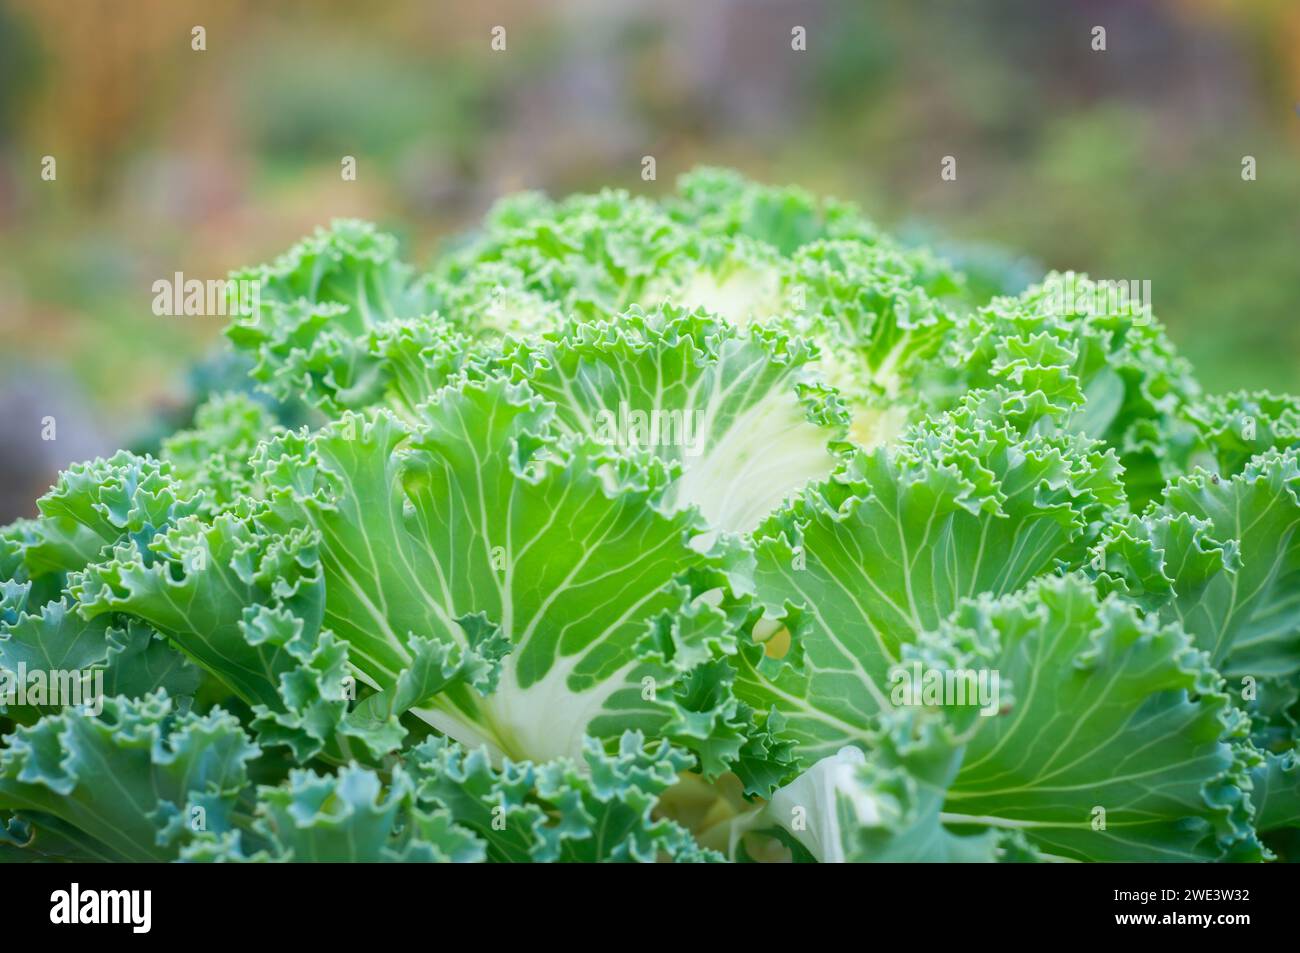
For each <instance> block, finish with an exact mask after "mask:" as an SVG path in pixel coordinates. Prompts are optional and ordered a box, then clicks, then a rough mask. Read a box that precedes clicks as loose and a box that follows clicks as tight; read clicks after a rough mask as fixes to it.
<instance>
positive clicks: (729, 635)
mask: <svg viewBox="0 0 1300 953" xmlns="http://www.w3.org/2000/svg"><path fill="white" fill-rule="evenodd" d="M232 277H233V278H234V279H237V280H239V281H245V282H247V281H251V282H256V287H257V288H258V290H259V295H258V296H257V298H256V306H255V308H254V309H252V310H245V311H244V312H242V313H239V314H238V315H237V316H236V317H235V318H234V319H233V320H232V322H231V324H230V326H229V328H228V329H227V337H228V339H229V347H230V348H231V350H232V351H233V353H234V355H235V356H236V359H237V360H236V362H235V364H236V366H238V367H240V368H241V372H240V373H241V374H244V373H245V372H246V379H241V380H232V381H231V382H230V388H229V390H228V391H226V392H221V393H216V394H214V395H212V396H211V397H210V399H208V400H207V402H206V403H204V404H203V405H202V406H200V407H199V409H198V411H197V413H196V414H195V416H194V420H193V426H192V427H191V428H190V429H187V430H183V431H181V432H179V433H176V434H174V435H172V436H170V437H168V438H166V439H165V440H164V441H163V442H162V444H161V446H160V447H159V448H158V451H157V453H156V455H148V454H136V453H130V452H126V451H123V452H120V453H117V454H115V455H114V456H112V457H109V458H107V459H97V460H93V461H90V462H87V463H84V464H77V465H75V466H72V467H70V468H69V469H68V470H67V471H66V472H64V473H63V474H62V475H60V477H59V479H58V482H57V483H56V484H55V486H54V487H53V488H52V489H51V490H50V491H49V492H48V493H46V494H45V495H44V496H43V497H41V499H40V500H39V501H38V504H37V505H38V510H39V514H38V515H37V516H36V517H35V518H32V519H24V520H19V521H18V522H17V523H14V524H12V525H10V526H8V527H5V528H4V529H0V678H2V679H3V683H2V684H0V688H3V694H0V729H3V746H2V747H0V856H3V857H4V859H6V860H24V859H35V860H103V861H132V860H145V861H156V860H177V861H189V862H208V861H236V862H280V861H316V860H329V861H337V860H351V861H403V862H407V861H426V862H429V861H456V862H478V861H498V862H500V861H641V862H646V861H663V860H671V861H682V862H718V861H765V860H794V861H801V862H802V861H819V862H832V861H1004V862H1028V861H1048V860H1078V861H1165V860H1201V861H1216V860H1217V861H1261V860H1273V859H1277V858H1283V859H1294V857H1295V854H1296V846H1295V845H1297V844H1300V834H1297V828H1300V728H1297V724H1298V721H1300V533H1298V532H1297V528H1298V527H1300V401H1298V400H1297V399H1296V398H1292V397H1287V396H1278V395H1273V394H1266V393H1245V392H1243V393H1237V394H1231V395H1220V396H1205V395H1203V394H1202V393H1201V392H1200V389H1199V388H1198V386H1197V384H1196V381H1195V378H1194V376H1193V374H1192V371H1191V369H1190V368H1189V366H1188V365H1187V364H1186V362H1185V361H1183V360H1182V359H1181V358H1180V357H1179V356H1178V355H1177V353H1176V352H1175V349H1174V348H1173V346H1172V345H1171V343H1170V341H1169V339H1168V337H1167V336H1166V334H1165V332H1164V330H1163V328H1162V326H1161V325H1160V324H1159V323H1158V322H1157V321H1156V320H1155V319H1154V318H1153V317H1152V316H1151V315H1150V313H1149V310H1148V309H1146V308H1144V307H1143V306H1142V303H1141V302H1134V301H1130V300H1115V299H1114V298H1113V297H1112V298H1111V299H1109V300H1107V297H1106V296H1105V295H1099V294H1094V293H1093V292H1094V291H1096V290H1097V289H1098V288H1101V287H1103V286H1102V285H1099V284H1097V283H1093V282H1090V281H1089V280H1088V279H1087V278H1086V277H1083V276H1078V275H1074V274H1065V275H1058V274H1051V275H1047V276H1045V277H1044V280H1043V282H1042V283H1041V284H1039V285H1036V286H1034V287H1032V288H1029V289H1028V290H1026V291H1025V292H1024V293H1023V294H1020V295H1018V296H1015V297H1003V298H997V299H995V300H993V301H978V300H975V298H974V295H973V293H972V292H971V291H970V290H969V289H968V286H967V284H966V281H965V279H964V278H963V276H962V275H961V274H960V273H959V272H958V271H956V270H955V269H953V268H952V267H950V266H949V265H947V264H946V263H945V262H943V261H942V260H940V259H939V258H936V257H935V256H933V255H931V254H929V253H928V252H926V251H924V250H918V249H914V248H909V247H906V246H904V245H901V244H899V243H897V242H895V241H893V240H892V239H890V238H889V237H888V236H887V235H885V234H883V233H882V232H880V231H879V230H877V229H876V228H875V227H874V226H873V225H872V224H871V223H869V222H868V221H867V220H866V219H864V218H863V217H862V215H861V214H860V213H859V212H858V211H857V210H856V209H855V208H853V207H852V206H850V205H847V204H844V203H840V202H836V201H830V200H819V199H818V198H816V197H814V196H812V195H810V194H808V193H807V192H804V191H802V190H799V189H794V188H774V187H769V186H765V185H760V184H757V183H753V182H750V181H747V180H746V179H744V178H742V177H741V176H739V175H737V174H735V173H732V172H729V171H725V170H718V169H701V170H697V171H695V172H693V173H691V174H689V175H687V176H685V177H684V178H683V179H682V181H681V183H680V185H679V189H678V191H677V193H676V194H675V195H673V196H671V197H668V198H666V199H664V200H662V201H654V200H651V199H648V198H642V197H636V196H632V195H629V194H628V193H626V192H621V191H615V190H607V191H604V192H601V193H599V194H596V195H581V196H574V197H571V198H568V199H564V200H561V201H552V200H551V199H548V198H546V197H544V196H542V195H539V194H535V193H524V194H521V195H516V196H512V197H509V198H506V199H504V200H503V201H502V202H500V203H499V204H498V205H497V206H496V207H495V208H494V209H493V210H492V211H491V212H490V213H489V214H488V215H487V217H486V220H485V221H484V223H483V225H482V227H481V228H480V229H478V230H477V231H476V232H475V233H474V234H473V235H471V236H470V237H468V238H467V239H466V240H465V241H463V242H461V243H460V244H458V245H457V246H456V247H455V248H453V249H451V250H449V251H448V252H447V253H445V254H444V255H442V256H441V257H440V258H439V259H438V260H437V261H435V262H434V263H433V264H432V266H431V267H430V268H429V269H427V270H419V269H417V268H415V267H413V266H412V265H409V264H407V263H406V262H404V261H402V260H401V259H400V257H399V250H398V246H397V242H396V241H395V239H393V238H392V237H391V236H389V235H386V234H384V233H382V232H379V231H377V230H376V229H375V228H374V227H373V226H371V225H369V224H366V223H363V222H358V221H338V222H335V223H333V224H332V225H331V226H330V227H328V228H322V229H320V230H319V231H318V232H317V233H316V234H315V235H313V236H311V237H309V238H307V239H305V240H303V241H302V242H300V243H299V244H298V245H296V246H294V247H293V248H292V249H290V250H289V251H288V252H287V253H285V254H284V255H283V256H281V257H280V258H278V259H276V260H275V261H273V262H271V263H269V264H266V265H262V266H259V267H254V268H248V269H244V270H241V271H239V272H236V273H235V274H234V275H233V276H232ZM1062 286H1066V287H1069V288H1071V289H1074V291H1075V292H1078V291H1079V289H1083V291H1084V292H1085V293H1084V294H1078V293H1076V294H1074V295H1071V296H1066V297H1063V296H1062V295H1061V294H1060V293H1059V290H1060V288H1061V287H1062ZM83 686H84V687H86V691H89V692H90V693H91V694H90V695H89V696H86V697H77V698H75V699H69V697H68V691H69V690H75V691H74V692H73V693H74V694H76V692H77V691H81V689H82V688H83ZM107 779H111V780H112V784H111V785H105V784H104V783H103V782H104V781H105V780H107Z"/></svg>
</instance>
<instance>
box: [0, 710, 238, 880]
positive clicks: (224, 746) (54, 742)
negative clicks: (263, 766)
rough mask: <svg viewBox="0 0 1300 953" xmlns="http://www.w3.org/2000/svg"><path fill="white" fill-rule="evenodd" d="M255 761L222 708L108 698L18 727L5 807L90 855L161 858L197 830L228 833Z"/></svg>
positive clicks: (5, 781) (1, 784)
mask: <svg viewBox="0 0 1300 953" xmlns="http://www.w3.org/2000/svg"><path fill="white" fill-rule="evenodd" d="M256 754H257V749H256V748H255V747H254V746H253V745H251V744H250V743H249V741H248V738H247V736H246V735H245V734H244V732H243V731H242V730H241V729H240V727H239V722H238V721H237V720H236V719H235V718H234V717H233V716H231V715H228V714H226V713H225V712H222V711H220V710H217V711H213V712H211V713H210V714H208V715H203V716H199V715H196V714H193V713H179V714H178V713H177V712H176V711H175V710H174V706H173V704H172V702H171V700H170V699H168V698H167V696H166V694H165V693H159V694H157V695H151V696H147V697H145V698H141V699H135V700H132V699H125V698H112V699H108V700H106V701H105V702H104V710H103V712H102V713H101V714H100V715H99V716H98V717H94V716H91V715H89V714H87V713H85V712H83V711H81V710H79V709H68V710H65V711H64V712H63V713H62V714H59V715H50V716H47V717H45V718H43V719H41V720H40V721H39V722H37V723H36V724H35V725H34V726H32V727H30V728H19V729H18V730H17V731H16V732H14V734H13V735H12V736H11V737H10V739H9V745H8V747H6V748H5V749H4V750H3V752H0V809H3V810H9V811H18V812H20V816H21V817H22V818H24V819H25V820H27V821H33V822H35V823H36V825H37V826H38V827H42V826H44V822H43V820H42V819H43V817H44V816H45V815H49V816H52V817H54V818H56V819H57V820H58V821H59V822H60V824H61V825H62V826H63V827H64V828H66V829H68V830H70V831H75V838H76V841H77V843H78V844H79V845H80V848H81V850H82V852H83V854H84V856H86V857H93V858H94V859H98V860H111V861H142V860H143V861H158V860H170V859H174V858H176V857H177V856H178V854H179V851H180V848H181V846H182V845H183V844H184V843H185V842H186V841H187V840H188V839H189V838H191V837H192V836H193V834H194V832H195V831H198V830H202V829H207V830H210V831H215V830H219V829H225V828H227V827H228V826H229V823H230V817H229V814H230V811H231V810H232V809H233V807H234V804H235V801H236V797H237V794H238V792H239V790H240V789H241V788H242V787H243V786H244V784H245V783H246V778H247V772H246V765H247V763H248V762H249V761H250V760H251V759H252V758H253V757H254V756H255V755H256Z"/></svg>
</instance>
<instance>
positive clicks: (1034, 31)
mask: <svg viewBox="0 0 1300 953" xmlns="http://www.w3.org/2000/svg"><path fill="white" fill-rule="evenodd" d="M1097 24H1100V25H1104V26H1105V27H1106V30H1107V37H1106V40H1107V49H1106V51H1105V52H1094V51H1093V50H1092V48H1091V43H1092V33H1091V30H1092V27H1093V26H1094V25H1097ZM195 25H202V26H203V27H204V28H205V30H206V46H207V49H206V50H205V51H202V52H197V51H195V50H193V49H192V48H191V30H192V28H193V27H194V26H195ZM497 25H502V26H504V27H505V28H506V31H507V32H506V36H507V49H506V51H505V52H494V51H492V50H491V49H490V47H489V39H490V31H491V29H492V28H493V27H494V26H497ZM795 25H800V26H804V27H805V28H806V29H807V51H806V52H794V51H792V50H791V48H790V31H791V28H792V27H793V26H795ZM647 154H649V155H653V156H655V157H656V160H657V171H658V180H657V181H655V182H643V181H642V180H641V177H640V172H641V157H642V156H643V155H647ZM46 155H52V156H54V157H55V158H56V161H57V176H58V177H57V179H56V180H55V181H52V182H48V181H42V179H41V177H40V171H41V161H42V157H43V156H46ZM344 155H353V156H355V157H356V158H357V162H358V176H357V180H356V181H354V182H347V181H343V180H342V178H341V176H340V174H339V170H340V160H341V157H342V156H344ZM944 155H953V156H955V157H957V160H958V178H957V181H956V182H948V183H945V182H942V181H941V180H940V177H939V166H940V161H941V158H942V157H943V156H944ZM1245 155H1252V156H1254V157H1255V158H1256V160H1257V163H1258V179H1257V181H1254V182H1243V181H1242V178H1241V161H1242V157H1243V156H1245ZM699 163H709V164H724V165H731V166H735V167H737V168H739V169H741V170H743V171H745V172H747V173H749V174H751V175H753V176H755V177H758V178H761V179H764V180H768V181H773V182H778V183H798V184H800V185H803V186H805V187H807V188H809V189H812V190H814V191H821V192H826V193H831V194H835V195H838V196H840V197H843V198H847V199H852V200H855V201H857V202H859V203H860V204H861V205H862V206H863V208H864V209H865V210H866V212H867V213H868V214H869V215H871V216H872V217H874V218H876V219H878V220H879V221H880V222H881V223H882V224H884V225H886V226H888V227H890V228H892V229H894V230H895V231H896V232H898V233H899V234H901V235H903V236H904V237H905V238H907V239H908V240H913V241H917V242H926V243H930V244H933V245H935V246H936V247H938V248H939V249H940V250H941V251H943V252H944V253H946V254H948V255H949V256H950V257H952V258H953V259H955V260H956V261H957V262H958V263H959V264H960V265H961V266H963V267H964V268H966V269H967V270H968V271H969V272H970V273H971V274H972V275H973V277H974V278H975V280H976V281H977V283H978V284H977V286H978V287H979V288H980V289H981V290H982V291H983V292H985V293H987V294H993V293H995V292H1000V291H1008V292H1015V291H1018V290H1019V289H1020V288H1021V287H1022V286H1023V285H1024V284H1025V283H1027V282H1029V281H1031V280H1034V279H1036V278H1037V277H1039V276H1040V275H1041V273H1042V271H1043V270H1044V269H1045V268H1047V267H1057V268H1075V269H1080V270H1087V271H1090V272H1092V273H1093V274H1094V275H1096V276H1098V277H1105V278H1113V279H1149V280H1150V281H1151V282H1152V299H1153V305H1154V308H1155V312H1156V314H1157V315H1158V316H1159V317H1160V318H1161V319H1162V320H1164V321H1165V322H1166V323H1167V324H1168V325H1169V327H1170V331H1171V333H1172V335H1173V337H1174V338H1175V340H1176V341H1177V343H1178V344H1179V346H1180V347H1181V348H1182V349H1183V351H1184V352H1185V353H1186V354H1187V355H1188V356H1189V357H1190V358H1191V359H1192V360H1193V362H1194V364H1195V365H1196V367H1197V369H1198V371H1199V373H1200V375H1201V378H1202V380H1203V382H1204V383H1205V385H1206V386H1207V388H1209V389H1210V390H1222V389H1229V388H1239V387H1249V388H1261V387H1267V388H1273V389H1279V390H1300V387H1298V386H1297V381H1298V380H1300V375H1298V374H1297V370H1298V369H1300V313H1298V309H1300V267H1298V264H1300V2H1297V0H1149V2H1144V0H1092V2H1087V3H1084V2H1070V0H1017V2H1010V0H984V2H981V3H978V4H976V3H953V2H950V0H897V2H894V0H888V2H886V0H880V2H876V0H865V2H864V0H857V2H850V0H785V2H782V0H712V2H703V3H701V2H698V0H694V2H678V0H666V2H658V3H654V4H647V3H634V2H624V0H572V2H551V3H537V2H535V0H534V2H526V0H514V2H481V3H475V4H473V5H470V4H465V3H452V2H446V3H430V2H427V0H425V2H414V0H412V2H393V3H375V4H358V3H344V2H312V3H307V2H279V3H274V4H272V3H258V2H253V0H221V2H190V3H177V2H175V0H131V2H120V0H64V2H57V3H52V2H49V0H0V522H3V521H5V520H8V519H10V518H12V517H14V516H18V515H22V514H25V513H29V512H31V511H32V501H33V500H34V499H35V497H36V496H37V495H38V494H39V493H40V492H41V491H42V490H43V489H44V488H45V486H47V485H48V484H49V482H50V480H51V479H52V477H53V473H54V470H55V469H56V468H58V467H61V466H63V465H66V464H67V463H68V462H70V461H72V460H75V459H80V458H83V457H87V456H92V455H94V454H96V453H103V452H108V451H111V450H112V449H114V448H116V447H117V446H120V445H123V444H124V443H126V442H129V441H132V440H138V439H141V437H140V435H141V434H142V433H147V432H148V430H149V428H150V427H151V426H153V427H158V426H165V425H167V422H168V421H169V420H171V419H175V418H179V417H183V415H184V413H185V408H186V406H187V405H188V403H189V401H190V400H191V396H192V395H191V391H192V389H193V387H194V381H193V377H192V374H190V373H189V372H188V368H189V366H190V364H191V362H192V361H194V360H197V359H201V358H202V357H203V356H204V355H205V354H210V353H211V352H212V350H213V348H214V347H215V346H216V344H217V342H218V339H219V336H220V331H221V327H222V324H223V319H221V318H219V317H204V318H193V317H191V318H167V317H162V318H160V317H156V316H155V315H154V314H153V313H152V311H151V302H152V298H153V293H152V290H151V285H152V283H153V282H154V281H155V280H157V279H159V278H165V277H169V276H171V275H172V274H173V273H174V272H176V271H182V272H184V273H185V275H186V277H199V278H214V277H221V276H222V275H224V274H225V272H226V271H227V270H229V269H230V268H232V267H236V266H239V265H243V264H249V263H253V262H258V261H261V260H264V259H266V258H268V257H270V256H273V255H275V254H277V253H279V252H280V251H283V250H284V249H285V248H287V247H288V246H289V245H290V244H291V243H292V242H293V241H294V240H296V239H297V238H298V237H300V236H301V235H302V234H304V233H306V232H308V231H310V230H311V229H312V228H314V227H315V226H316V225H317V224H321V223H324V222H326V221H328V220H329V219H330V218H333V217H335V216H339V215H357V216H363V217H367V218H372V219H375V220H377V221H379V222H380V223H381V224H382V225H383V226H384V227H386V228H388V229H390V230H393V231H395V232H397V233H398V234H399V235H400V236H401V237H402V238H403V239H404V240H405V242H406V246H407V249H408V255H409V257H410V258H412V259H413V260H414V261H416V262H417V263H423V262H427V261H428V260H429V258H430V257H431V256H432V255H433V254H435V253H436V250H437V248H438V246H439V243H440V242H443V241H446V240H447V239H448V238H449V237H451V236H454V235H456V234H458V233H460V232H462V231H463V230H465V229H467V228H471V227H472V226H473V223H474V222H475V220H476V219H477V218H478V217H479V216H481V214H482V213H483V211H484V210H485V209H486V208H487V206H488V205H489V204H490V203H491V202H492V201H493V199H494V198H496V197H497V196H499V195H501V194H502V193H504V192H508V191H512V190H515V189H519V188H524V187H537V188H543V189H546V190H548V191H550V192H552V193H557V194H559V193H565V192H568V191H572V190H578V189H582V190H586V189H592V188H596V187H600V186H605V185H608V186H616V187H623V188H627V189H630V190H633V191H646V192H659V191H665V190H669V189H671V188H672V185H673V180H674V179H675V177H676V175H677V174H678V173H680V172H682V171H684V170H686V169H688V168H690V167H691V166H693V165H695V164H699ZM46 415H52V416H55V418H56V420H57V421H58V439H57V440H56V441H53V442H47V441H41V440H40V437H39V434H40V419H41V418H42V417H44V416H46Z"/></svg>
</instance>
